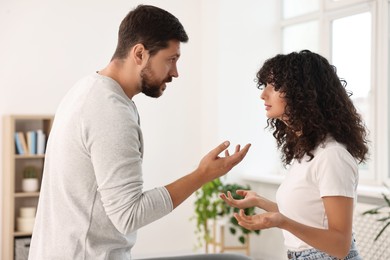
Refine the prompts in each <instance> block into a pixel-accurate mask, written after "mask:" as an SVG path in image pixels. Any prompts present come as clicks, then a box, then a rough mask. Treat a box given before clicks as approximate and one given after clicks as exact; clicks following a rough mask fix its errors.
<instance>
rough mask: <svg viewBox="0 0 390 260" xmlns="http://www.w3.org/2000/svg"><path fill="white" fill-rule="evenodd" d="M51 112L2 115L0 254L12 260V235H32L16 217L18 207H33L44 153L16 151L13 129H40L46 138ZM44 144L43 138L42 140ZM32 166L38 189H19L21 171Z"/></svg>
mask: <svg viewBox="0 0 390 260" xmlns="http://www.w3.org/2000/svg"><path fill="white" fill-rule="evenodd" d="M52 122H53V116H52V115H7V116H4V118H3V191H2V192H3V194H2V200H3V203H2V204H3V208H2V222H3V223H2V224H3V225H2V229H3V232H2V258H1V259H4V260H12V259H14V256H15V251H14V247H15V239H18V238H25V237H29V236H31V232H29V231H27V232H26V231H20V227H19V228H18V224H17V219H18V218H19V217H20V209H21V208H26V207H27V208H31V207H36V206H37V204H38V199H39V188H40V182H41V180H42V171H43V162H44V158H45V156H44V154H37V153H36V152H33V151H32V152H28V151H27V152H26V153H25V154H18V150H17V148H16V143H15V133H17V132H21V133H23V134H24V136H25V138H26V141H27V136H26V135H27V132H41V133H43V134H44V140H45V141H47V137H48V136H49V132H50V129H51V126H52ZM45 144H46V142H45ZM27 167H30V168H31V167H33V168H34V169H36V170H37V171H36V172H37V178H38V183H39V185H38V187H39V188H38V190H37V191H31V192H26V191H23V189H22V180H23V171H24V170H25V169H26V168H27Z"/></svg>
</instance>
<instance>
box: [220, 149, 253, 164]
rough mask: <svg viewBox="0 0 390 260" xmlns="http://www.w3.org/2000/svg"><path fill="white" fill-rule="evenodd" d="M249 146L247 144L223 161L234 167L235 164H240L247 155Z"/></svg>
mask: <svg viewBox="0 0 390 260" xmlns="http://www.w3.org/2000/svg"><path fill="white" fill-rule="evenodd" d="M250 146H251V144H247V145H245V147H244V148H243V149H241V150H240V151H238V152H235V153H234V154H233V155H231V156H230V157H226V158H225V159H227V160H228V164H230V165H232V166H235V165H236V164H238V163H240V162H241V161H242V159H244V157H245V156H246V154H247V153H248V150H249V148H250Z"/></svg>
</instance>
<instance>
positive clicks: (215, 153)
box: [209, 141, 230, 158]
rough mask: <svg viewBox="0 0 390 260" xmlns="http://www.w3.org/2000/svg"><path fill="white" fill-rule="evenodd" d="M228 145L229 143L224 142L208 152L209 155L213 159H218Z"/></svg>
mask: <svg viewBox="0 0 390 260" xmlns="http://www.w3.org/2000/svg"><path fill="white" fill-rule="evenodd" d="M229 145H230V142H229V141H225V142H223V143H222V144H220V145H218V146H217V147H215V148H214V149H213V150H211V151H210V152H209V154H210V155H212V156H213V157H214V158H216V157H218V155H219V154H220V153H222V152H223V151H224V150H226V148H228V147H229Z"/></svg>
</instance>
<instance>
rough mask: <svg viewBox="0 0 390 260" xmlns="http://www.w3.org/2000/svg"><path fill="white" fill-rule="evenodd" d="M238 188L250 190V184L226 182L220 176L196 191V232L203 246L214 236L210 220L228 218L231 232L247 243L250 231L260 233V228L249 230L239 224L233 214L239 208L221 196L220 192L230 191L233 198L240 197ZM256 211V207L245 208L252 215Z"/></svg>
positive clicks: (241, 241)
mask: <svg viewBox="0 0 390 260" xmlns="http://www.w3.org/2000/svg"><path fill="white" fill-rule="evenodd" d="M236 190H250V186H249V185H246V186H242V185H239V184H224V183H223V182H222V181H221V179H220V178H218V179H215V180H213V181H211V182H209V183H206V184H205V185H203V186H202V188H201V189H200V190H198V191H196V192H195V196H196V200H195V202H194V204H195V216H194V217H193V218H194V219H195V220H196V233H197V234H198V246H199V247H200V246H202V245H203V242H206V244H207V243H208V242H210V241H211V240H212V237H211V235H210V229H209V224H210V221H216V220H217V219H221V218H227V226H228V227H229V231H230V233H231V234H233V235H235V236H238V241H239V242H240V243H242V244H245V242H246V240H245V235H246V234H250V233H255V234H257V235H258V234H260V231H259V230H254V231H252V230H247V229H245V228H243V227H241V226H240V225H238V223H237V220H236V218H235V217H234V216H233V213H234V212H238V211H239V209H237V208H234V207H231V206H229V205H227V204H226V203H225V202H224V201H223V200H222V199H220V198H219V194H220V193H226V192H227V191H230V192H231V193H232V196H233V198H235V199H240V198H242V197H241V196H239V195H237V194H236V192H235V191H236ZM254 213H255V209H254V208H247V209H245V214H247V215H252V214H254Z"/></svg>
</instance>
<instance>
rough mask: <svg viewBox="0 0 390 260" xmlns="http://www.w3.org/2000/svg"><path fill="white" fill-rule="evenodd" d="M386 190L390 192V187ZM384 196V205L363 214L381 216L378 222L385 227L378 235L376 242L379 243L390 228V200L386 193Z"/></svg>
mask: <svg viewBox="0 0 390 260" xmlns="http://www.w3.org/2000/svg"><path fill="white" fill-rule="evenodd" d="M386 188H387V189H388V190H389V191H390V188H389V187H387V186H386ZM382 196H383V200H384V205H381V206H378V207H376V208H373V209H370V210H367V211H365V212H363V215H379V216H380V218H379V219H377V220H378V221H379V222H382V223H383V227H382V228H381V230H380V231H379V232H378V234H377V235H376V237H375V239H374V241H377V240H378V238H379V237H380V236H381V235H382V234H383V232H384V231H385V230H386V228H387V227H389V226H390V198H389V197H388V196H387V195H386V194H384V193H382Z"/></svg>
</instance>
